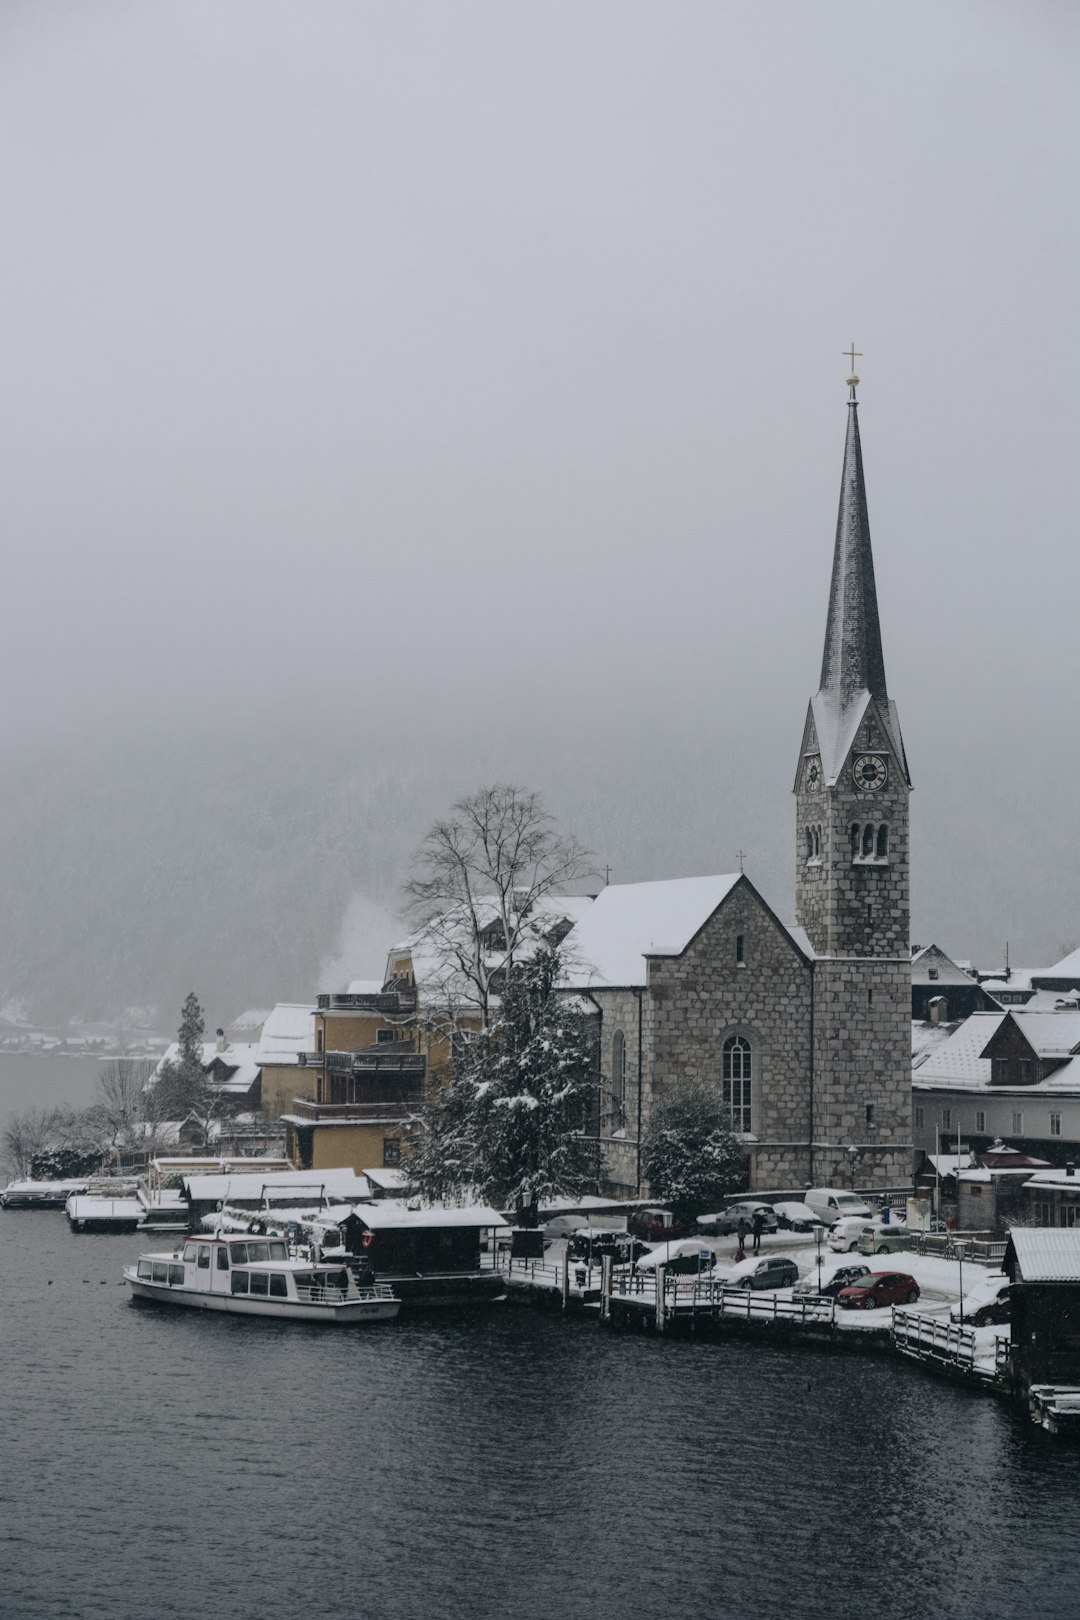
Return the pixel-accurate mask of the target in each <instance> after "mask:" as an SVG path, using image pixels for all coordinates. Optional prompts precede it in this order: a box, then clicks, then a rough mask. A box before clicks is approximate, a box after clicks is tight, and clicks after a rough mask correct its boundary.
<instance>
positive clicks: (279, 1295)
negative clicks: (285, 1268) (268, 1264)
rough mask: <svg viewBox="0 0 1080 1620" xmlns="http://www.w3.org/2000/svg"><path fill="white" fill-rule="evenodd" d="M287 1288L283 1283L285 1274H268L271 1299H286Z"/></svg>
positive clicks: (276, 1272)
mask: <svg viewBox="0 0 1080 1620" xmlns="http://www.w3.org/2000/svg"><path fill="white" fill-rule="evenodd" d="M288 1293H289V1287H288V1284H287V1283H286V1281H285V1273H284V1272H282V1271H272V1272H271V1273H270V1297H271V1298H272V1299H286V1298H288Z"/></svg>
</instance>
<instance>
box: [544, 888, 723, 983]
mask: <svg viewBox="0 0 1080 1620" xmlns="http://www.w3.org/2000/svg"><path fill="white" fill-rule="evenodd" d="M740 876H741V874H740V873H738V872H728V873H724V874H722V875H720V876H717V877H692V878H668V879H666V880H663V881H660V882H655V883H611V884H609V885H608V887H607V888H606V889H602V890H601V891H600V893H599V894H598V895H597V897H596V899H595V900H594V901H593V903H592V905H591V906H590V907H589V909H588V910H587V911H586V913H585V915H584V916H583V917H582V919H581V921H580V922H579V923H577V924H576V926H575V927H574V928H573V930H572V931H571V933H570V935H569V936H568V938H567V940H566V943H565V945H564V947H563V950H564V956H565V960H566V971H567V983H568V984H569V985H572V986H573V987H574V988H575V989H579V990H588V989H590V988H597V989H601V988H603V987H605V986H616V985H618V986H633V985H644V983H645V973H646V969H645V958H646V956H678V955H679V954H680V953H681V952H682V951H684V950H685V949H686V947H687V946H688V945H689V943H690V941H691V940H692V939H693V937H694V935H695V934H696V933H697V932H698V931H699V929H701V928H702V927H703V926H704V925H705V923H706V922H708V920H709V918H710V917H711V916H712V914H713V912H714V911H715V910H716V908H717V906H718V905H719V904H720V903H721V901H722V900H725V899H726V898H727V896H728V895H729V894H730V893H731V891H732V889H733V888H734V887H735V885H736V883H738V881H739V878H740Z"/></svg>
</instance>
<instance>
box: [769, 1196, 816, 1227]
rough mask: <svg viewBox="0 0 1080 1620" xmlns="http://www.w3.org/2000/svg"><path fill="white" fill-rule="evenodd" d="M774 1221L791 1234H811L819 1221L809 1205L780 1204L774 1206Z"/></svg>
mask: <svg viewBox="0 0 1080 1620" xmlns="http://www.w3.org/2000/svg"><path fill="white" fill-rule="evenodd" d="M773 1209H774V1210H775V1211H776V1219H777V1222H778V1223H779V1225H780V1226H782V1227H784V1228H785V1230H789V1231H792V1232H812V1231H813V1230H814V1227H815V1226H818V1225H820V1224H821V1223H820V1220H819V1217H818V1216H817V1215H815V1214H814V1211H813V1210H812V1209H811V1208H810V1205H809V1204H794V1203H787V1202H784V1203H780V1204H774V1205H773Z"/></svg>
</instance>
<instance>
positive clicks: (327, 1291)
mask: <svg viewBox="0 0 1080 1620" xmlns="http://www.w3.org/2000/svg"><path fill="white" fill-rule="evenodd" d="M124 1280H125V1282H127V1283H129V1284H130V1286H131V1292H132V1295H133V1296H134V1298H136V1299H146V1300H154V1301H156V1302H157V1303H158V1304H162V1305H186V1306H189V1307H191V1308H193V1309H195V1310H202V1311H230V1312H232V1313H233V1314H234V1315H236V1316H276V1317H285V1318H288V1319H290V1320H292V1321H294V1322H338V1323H348V1322H390V1321H393V1319H394V1317H395V1316H396V1315H397V1313H398V1311H399V1310H400V1309H401V1301H400V1300H399V1299H398V1298H397V1296H396V1295H395V1293H394V1292H393V1290H392V1289H391V1288H390V1287H389V1286H388V1285H387V1284H386V1283H377V1284H375V1285H374V1287H371V1288H358V1287H357V1284H356V1279H355V1277H354V1276H353V1273H352V1272H351V1271H350V1270H349V1269H348V1267H347V1266H345V1265H342V1264H340V1263H338V1264H326V1263H325V1262H320V1263H315V1262H313V1261H311V1260H298V1259H292V1258H290V1256H289V1249H288V1245H287V1244H286V1242H285V1240H284V1239H283V1238H274V1237H250V1236H248V1237H244V1238H237V1236H236V1235H235V1234H226V1235H221V1236H218V1235H214V1236H207V1237H201V1236H200V1237H197V1238H189V1239H188V1241H187V1242H186V1243H185V1244H184V1245H183V1247H182V1248H177V1249H176V1250H174V1251H173V1252H172V1253H158V1254H142V1255H140V1256H139V1260H138V1264H137V1265H134V1266H125V1267H124Z"/></svg>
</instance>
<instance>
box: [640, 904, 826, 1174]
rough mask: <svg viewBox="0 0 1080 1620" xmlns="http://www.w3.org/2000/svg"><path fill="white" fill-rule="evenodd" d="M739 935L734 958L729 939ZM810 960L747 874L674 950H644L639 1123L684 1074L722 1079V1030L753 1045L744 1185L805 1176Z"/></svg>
mask: <svg viewBox="0 0 1080 1620" xmlns="http://www.w3.org/2000/svg"><path fill="white" fill-rule="evenodd" d="M740 934H741V935H742V936H743V955H744V962H743V964H742V965H739V963H738V962H737V960H736V938H737V936H738V935H740ZM810 979H811V966H810V964H809V963H808V962H807V961H806V960H805V958H804V957H803V956H802V954H801V952H800V951H799V950H798V949H797V948H796V946H795V944H794V942H793V941H792V939H791V937H790V935H789V934H788V933H787V931H786V930H785V929H783V928H782V927H781V926H780V925H779V924H778V923H777V921H776V920H775V919H774V918H773V916H772V915H771V914H770V912H769V911H768V909H767V908H766V907H765V905H764V904H763V903H762V901H761V900H760V898H759V897H758V896H757V895H756V893H755V891H754V890H753V889H752V888H751V886H750V885H749V883H745V882H744V883H740V884H738V885H737V886H736V888H735V889H733V890H732V892H731V894H730V895H729V896H728V898H727V899H726V900H725V902H724V903H723V905H722V906H721V907H720V909H719V910H718V911H717V912H716V913H715V915H714V916H713V917H712V918H711V919H710V920H709V922H708V923H707V924H706V925H705V927H704V928H703V929H702V931H701V932H700V933H699V934H698V936H697V937H696V938H695V939H694V940H693V941H692V942H691V944H690V945H689V946H688V947H687V949H686V950H685V951H684V952H683V954H682V955H681V956H679V957H662V956H653V957H649V958H648V993H647V995H646V998H645V1027H644V1047H645V1072H646V1076H647V1077H648V1080H649V1084H648V1085H647V1086H646V1088H645V1106H644V1109H643V1112H644V1115H645V1119H644V1125H645V1127H647V1125H648V1119H649V1115H650V1112H651V1109H652V1106H653V1105H654V1104H655V1102H656V1101H658V1100H659V1099H660V1098H662V1097H663V1096H664V1094H665V1093H666V1092H667V1091H669V1090H670V1089H671V1087H672V1086H673V1085H674V1084H675V1083H676V1081H678V1080H680V1079H682V1078H683V1077H684V1076H689V1077H693V1078H696V1079H701V1080H706V1081H708V1082H709V1083H711V1084H714V1085H715V1086H716V1088H717V1091H718V1093H719V1092H720V1091H721V1087H722V1056H721V1048H722V1045H723V1042H724V1040H725V1038H726V1037H727V1036H728V1035H731V1034H741V1035H745V1036H747V1037H748V1039H749V1040H750V1043H751V1048H752V1052H753V1085H754V1089H753V1102H754V1112H753V1134H754V1136H755V1137H756V1138H757V1143H756V1145H753V1144H752V1145H751V1154H750V1157H751V1176H752V1182H751V1185H752V1186H754V1187H755V1188H758V1187H767V1186H770V1185H771V1186H774V1187H775V1186H782V1185H786V1186H791V1185H805V1184H806V1177H807V1174H808V1148H807V1142H808V1133H809V1127H810V1115H809V1097H810V1084H809V1080H810Z"/></svg>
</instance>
